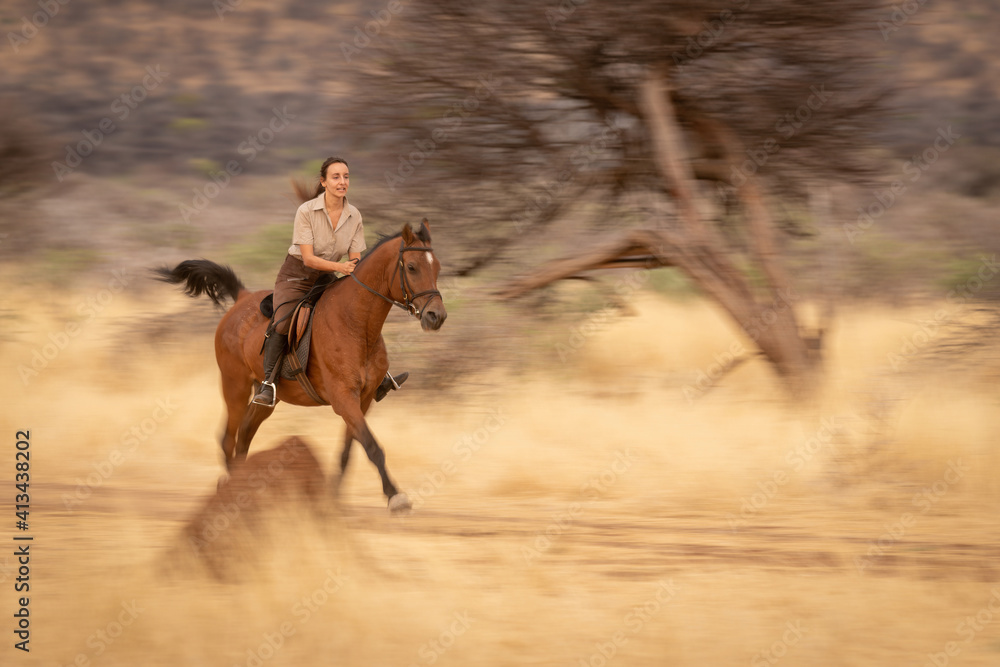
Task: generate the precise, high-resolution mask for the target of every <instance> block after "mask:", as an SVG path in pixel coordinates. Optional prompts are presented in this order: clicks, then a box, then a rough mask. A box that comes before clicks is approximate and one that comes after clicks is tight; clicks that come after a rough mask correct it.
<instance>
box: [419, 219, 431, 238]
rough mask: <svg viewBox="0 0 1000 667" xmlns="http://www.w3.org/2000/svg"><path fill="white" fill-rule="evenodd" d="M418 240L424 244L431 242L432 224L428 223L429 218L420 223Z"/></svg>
mask: <svg viewBox="0 0 1000 667" xmlns="http://www.w3.org/2000/svg"><path fill="white" fill-rule="evenodd" d="M417 238H418V239H420V240H421V241H423V242H424V243H430V242H431V223H429V222H428V221H427V218H424V219H423V220H421V221H420V231H419V232H418V233H417Z"/></svg>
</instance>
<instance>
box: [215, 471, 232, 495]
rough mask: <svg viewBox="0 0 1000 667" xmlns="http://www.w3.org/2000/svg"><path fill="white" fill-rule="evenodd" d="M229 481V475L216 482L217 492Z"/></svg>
mask: <svg viewBox="0 0 1000 667" xmlns="http://www.w3.org/2000/svg"><path fill="white" fill-rule="evenodd" d="M228 481H229V475H228V474H226V475H223V476H222V477H220V478H219V481H218V482H216V484H215V490H216V491H218V490H219V489H221V488H222V487H223V486H225V485H226V483H227V482H228Z"/></svg>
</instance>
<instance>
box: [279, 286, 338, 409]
mask: <svg viewBox="0 0 1000 667" xmlns="http://www.w3.org/2000/svg"><path fill="white" fill-rule="evenodd" d="M342 279H343V277H340V278H335V277H334V276H333V274H331V273H325V274H323V275H322V276H320V278H319V280H317V281H316V283H315V284H314V285H313V286H312V287H311V288H310V289H309V291H308V292H306V294H305V296H303V297H302V298H301V299H300V300H299V302H298V303H297V304H295V308H294V309H293V310H292V314H291V315H290V316H289V317H290V318H291V324H290V325H289V327H288V353H287V354H285V359H284V361H282V363H281V377H283V378H285V379H286V380H296V381H298V382H299V384H301V385H302V388H303V389H305V392H306V393H307V394H309V397H310V398H312V399H313V400H314V401H316V402H317V403H319V404H321V405H325V404H326V401H324V400H323V399H322V398H320V397H319V395H318V394H317V393H316V389H315V388H314V387H313V386H312V383H311V382H310V381H309V378H308V377H306V370H307V368H308V366H309V350H310V347H311V341H312V320H313V315H314V314H315V312H316V303H317V302H318V301H319V298H320V297H321V296H322V295H323V292H325V291H326V290H327V289H328V288H329V287H330V286H331V285H333V284H334V283H335V282H337V281H338V280H342ZM260 312H261V314H262V315H264V317H267V318H270V319H271V320H272V324H273V320H274V293H273V292H272V293H271V294H268V295H267V296H266V297H264V299H263V300H262V301H261V302H260Z"/></svg>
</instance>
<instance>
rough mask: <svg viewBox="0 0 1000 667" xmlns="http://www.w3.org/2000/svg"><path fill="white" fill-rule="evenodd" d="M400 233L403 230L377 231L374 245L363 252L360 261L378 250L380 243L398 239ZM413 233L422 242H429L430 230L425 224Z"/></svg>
mask: <svg viewBox="0 0 1000 667" xmlns="http://www.w3.org/2000/svg"><path fill="white" fill-rule="evenodd" d="M402 235H403V232H396V233H395V234H383V233H382V232H379V234H378V240H377V241H376V242H375V245H373V246H372V247H371V248H369V249H368V250H367V251H366V252H365V256H364V257H362V258H361V262H363V261H365V260H366V259H368V257H370V256H371V255H372V253H374V252H375V251H376V250H378V249H379V248H380V247H381V246H382V245H384V244H386V243H388V242H389V241H391V240H393V239H398V238H399V237H400V236H402ZM414 235H415V236H416V237H417V239H418V240H420V241H423V242H424V243H430V242H431V235H430V232H428V231H427V227H426V226H425V225H420V229H418V230H417V231H416V232H414ZM361 262H358V264H360V263H361Z"/></svg>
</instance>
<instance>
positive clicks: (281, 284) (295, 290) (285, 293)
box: [274, 255, 323, 335]
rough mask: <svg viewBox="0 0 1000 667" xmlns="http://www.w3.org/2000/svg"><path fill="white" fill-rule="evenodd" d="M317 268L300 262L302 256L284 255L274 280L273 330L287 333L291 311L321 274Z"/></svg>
mask: <svg viewBox="0 0 1000 667" xmlns="http://www.w3.org/2000/svg"><path fill="white" fill-rule="evenodd" d="M322 273H323V272H322V271H320V270H318V269H310V268H309V267H307V266H306V265H305V264H303V263H302V258H300V257H296V256H295V255H288V256H287V257H285V263H284V264H282V265H281V269H280V270H279V271H278V278H277V280H275V281H274V321H275V322H276V324H275V326H274V330H275V331H276V332H278V333H279V334H286V335H287V334H288V328H289V326H290V325H291V317H290V315H291V313H292V310H293V309H294V308H295V304H296V303H298V302H299V299H301V298H302V297H303V296H305V294H306V292H308V291H309V288H310V287H312V286H313V284H314V283H315V282H316V280H318V279H319V277H320V275H322Z"/></svg>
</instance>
